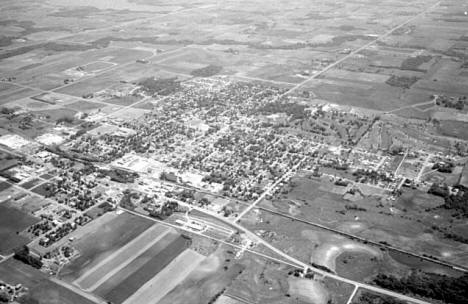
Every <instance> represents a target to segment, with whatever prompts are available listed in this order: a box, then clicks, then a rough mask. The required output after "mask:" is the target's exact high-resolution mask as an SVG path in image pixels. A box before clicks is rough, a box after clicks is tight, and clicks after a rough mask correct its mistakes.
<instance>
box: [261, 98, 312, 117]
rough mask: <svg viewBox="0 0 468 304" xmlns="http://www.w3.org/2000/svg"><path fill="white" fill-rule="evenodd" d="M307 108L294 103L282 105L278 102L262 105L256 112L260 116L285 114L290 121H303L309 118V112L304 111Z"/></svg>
mask: <svg viewBox="0 0 468 304" xmlns="http://www.w3.org/2000/svg"><path fill="white" fill-rule="evenodd" d="M307 107H308V106H306V105H303V104H298V103H295V102H287V103H283V102H280V101H277V102H272V103H268V104H266V105H264V106H263V107H261V108H260V109H259V110H258V111H259V112H260V113H261V114H266V115H268V114H276V113H285V114H286V115H288V116H290V117H291V120H297V119H305V118H307V117H309V116H310V111H306V109H307Z"/></svg>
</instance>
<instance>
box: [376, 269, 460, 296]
mask: <svg viewBox="0 0 468 304" xmlns="http://www.w3.org/2000/svg"><path fill="white" fill-rule="evenodd" d="M373 283H374V284H376V285H378V286H380V287H382V288H386V289H390V290H393V291H396V292H400V293H404V294H414V295H417V296H421V297H425V298H430V299H434V300H441V301H444V302H445V303H450V304H466V303H468V275H466V274H465V275H464V276H462V277H459V278H455V277H449V276H446V275H441V274H436V273H427V272H422V271H413V272H412V273H411V274H409V275H408V276H406V277H403V278H397V277H395V276H392V275H386V274H378V275H377V277H375V278H374V280H373Z"/></svg>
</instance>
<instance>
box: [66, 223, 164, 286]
mask: <svg viewBox="0 0 468 304" xmlns="http://www.w3.org/2000/svg"><path fill="white" fill-rule="evenodd" d="M160 226H161V225H154V226H152V227H150V228H149V229H147V230H146V231H144V232H143V233H142V234H140V235H139V236H138V237H137V238H135V239H133V240H132V241H131V242H129V243H127V244H126V245H125V246H123V247H121V248H120V249H118V250H117V251H115V252H114V253H112V254H111V255H110V256H108V257H107V258H105V259H104V260H102V261H101V262H100V263H98V264H97V265H96V266H94V267H93V268H91V269H90V270H88V271H87V272H86V273H85V274H83V275H82V276H81V277H79V278H78V279H76V280H75V281H74V282H73V284H75V285H80V283H82V282H83V281H84V280H85V279H87V278H88V277H89V276H90V275H92V274H93V273H94V272H95V271H96V270H98V269H99V268H100V267H102V266H104V265H105V264H107V263H108V262H111V261H112V260H113V259H114V258H115V257H117V256H118V255H119V254H121V253H122V252H124V251H125V250H127V249H129V248H131V247H132V246H133V245H134V244H135V243H137V242H139V241H141V240H142V239H144V238H145V237H146V236H147V235H149V234H151V233H153V232H154V231H155V230H156V229H158V228H160ZM164 228H166V229H165V230H164V231H163V232H162V233H161V234H160V235H158V236H157V237H156V238H155V239H153V240H152V241H151V242H150V243H149V244H146V245H144V246H143V247H142V248H141V249H140V250H139V251H138V252H136V253H135V254H134V255H133V256H132V257H130V258H128V259H127V260H126V261H125V262H124V263H122V264H121V265H119V266H117V267H116V268H114V269H113V270H112V271H111V272H110V273H112V275H113V274H115V273H116V272H117V271H119V270H120V269H121V268H123V267H124V266H126V265H127V264H129V263H131V262H132V261H133V260H134V259H135V257H136V256H139V255H140V254H141V253H143V252H144V251H146V250H148V248H149V247H151V246H152V245H154V244H155V243H156V242H157V241H159V240H160V239H161V238H162V237H164V236H165V235H167V234H168V233H169V232H170V231H171V229H170V228H168V227H164ZM127 262H128V263H127ZM123 264H126V265H124V266H122V265H123ZM120 266H122V267H120ZM108 274H109V273H108ZM106 279H107V275H106ZM101 281H102V278H101V279H99V280H98V282H96V283H94V284H93V285H92V286H91V287H89V288H84V289H83V290H87V291H91V290H94V289H93V288H92V287H94V286H95V285H96V284H97V283H99V285H100V284H101V283H102V282H101Z"/></svg>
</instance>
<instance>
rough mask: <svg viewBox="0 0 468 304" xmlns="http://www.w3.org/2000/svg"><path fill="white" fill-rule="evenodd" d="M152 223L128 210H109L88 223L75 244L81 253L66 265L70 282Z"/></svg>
mask: <svg viewBox="0 0 468 304" xmlns="http://www.w3.org/2000/svg"><path fill="white" fill-rule="evenodd" d="M94 222H96V223H94ZM152 225H153V222H151V221H147V220H144V219H141V218H139V217H137V216H134V215H131V214H128V213H122V214H120V215H116V214H115V213H106V214H105V215H104V216H102V217H100V218H98V219H96V220H95V221H93V222H91V223H90V224H88V225H86V226H84V228H85V229H86V231H87V232H86V234H85V235H81V236H77V237H76V241H75V244H74V247H75V248H76V249H77V250H78V251H79V252H80V255H79V256H78V257H77V258H76V259H74V260H73V261H72V262H71V263H70V264H68V265H67V266H66V267H64V269H63V270H62V271H61V273H60V274H61V277H63V278H64V279H65V280H67V281H69V282H72V281H74V280H76V279H77V278H79V277H80V276H81V275H82V274H83V273H86V272H87V271H88V270H89V269H92V268H93V267H94V266H95V265H97V264H98V263H100V262H101V261H102V260H104V259H105V258H106V257H107V256H109V255H111V254H112V253H113V252H114V251H115V250H118V249H119V248H121V247H122V246H124V245H125V244H127V243H128V242H130V241H132V240H133V239H134V238H136V237H137V236H138V235H140V233H142V232H143V231H145V230H146V229H148V228H149V227H151V226H152ZM88 226H89V228H88Z"/></svg>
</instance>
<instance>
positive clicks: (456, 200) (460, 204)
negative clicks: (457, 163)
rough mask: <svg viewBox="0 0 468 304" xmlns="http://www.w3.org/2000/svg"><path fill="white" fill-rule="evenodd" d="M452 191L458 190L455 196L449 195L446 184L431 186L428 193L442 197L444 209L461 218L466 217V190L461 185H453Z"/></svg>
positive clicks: (467, 211)
mask: <svg viewBox="0 0 468 304" xmlns="http://www.w3.org/2000/svg"><path fill="white" fill-rule="evenodd" d="M453 189H454V190H458V192H457V194H450V190H449V188H448V186H447V185H446V184H432V186H431V188H429V191H428V193H430V194H433V195H436V196H440V197H443V198H444V199H445V203H444V205H443V207H444V208H446V209H450V210H455V211H457V212H459V214H460V215H461V216H463V217H468V188H467V187H465V186H463V185H455V186H453Z"/></svg>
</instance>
